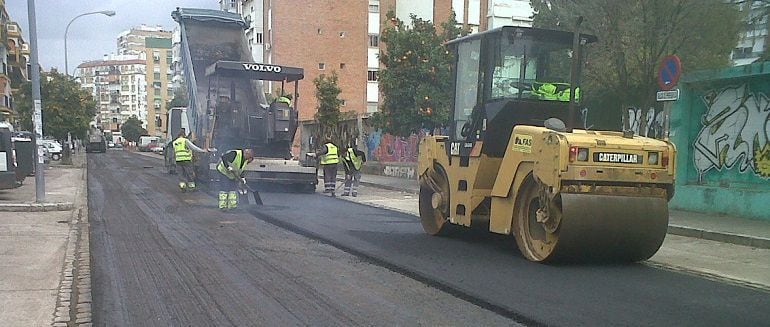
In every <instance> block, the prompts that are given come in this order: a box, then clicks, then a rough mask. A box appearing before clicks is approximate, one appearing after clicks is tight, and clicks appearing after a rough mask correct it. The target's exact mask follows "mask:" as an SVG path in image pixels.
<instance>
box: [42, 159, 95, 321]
mask: <svg viewBox="0 0 770 327" xmlns="http://www.w3.org/2000/svg"><path fill="white" fill-rule="evenodd" d="M82 171H83V172H82V177H81V180H82V187H80V188H79V189H78V190H77V191H76V192H77V193H78V194H77V195H76V198H75V202H76V203H77V209H76V208H75V204H70V205H71V206H72V215H71V218H70V231H69V237H68V241H67V245H66V249H65V257H64V265H63V267H62V271H61V279H60V283H59V288H58V297H57V300H56V308H55V311H54V314H53V320H52V323H51V326H54V327H58V326H62V327H64V326H84V327H85V326H91V325H92V323H91V259H90V258H91V253H90V242H89V238H90V234H89V225H88V189H87V188H88V179H87V178H88V166H87V164H84V165H83V168H82Z"/></svg>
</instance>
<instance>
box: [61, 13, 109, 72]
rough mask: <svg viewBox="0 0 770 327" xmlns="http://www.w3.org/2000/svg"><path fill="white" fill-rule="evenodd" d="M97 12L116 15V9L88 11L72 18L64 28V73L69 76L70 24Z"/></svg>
mask: <svg viewBox="0 0 770 327" xmlns="http://www.w3.org/2000/svg"><path fill="white" fill-rule="evenodd" d="M95 14H102V15H106V16H110V17H112V16H115V11H114V10H102V11H93V12H87V13H83V14H80V15H77V16H75V18H72V20H70V22H69V23H68V24H67V28H65V29H64V74H66V75H67V76H69V74H70V71H69V66H68V62H67V33H68V32H69V30H70V25H72V22H74V21H75V20H76V19H78V18H80V17H83V16H87V15H95Z"/></svg>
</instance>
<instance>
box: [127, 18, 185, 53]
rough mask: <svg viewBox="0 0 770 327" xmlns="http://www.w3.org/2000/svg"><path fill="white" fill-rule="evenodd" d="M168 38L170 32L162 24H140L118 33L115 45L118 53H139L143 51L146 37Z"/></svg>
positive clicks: (170, 35)
mask: <svg viewBox="0 0 770 327" xmlns="http://www.w3.org/2000/svg"><path fill="white" fill-rule="evenodd" d="M148 37H150V38H160V39H170V38H171V37H172V32H171V31H167V30H164V29H163V27H162V26H148V25H144V24H142V25H140V26H136V27H133V28H131V29H128V30H126V31H123V32H122V33H120V34H118V38H117V46H118V52H117V53H118V54H119V55H139V54H142V53H145V49H144V46H145V39H146V38H148Z"/></svg>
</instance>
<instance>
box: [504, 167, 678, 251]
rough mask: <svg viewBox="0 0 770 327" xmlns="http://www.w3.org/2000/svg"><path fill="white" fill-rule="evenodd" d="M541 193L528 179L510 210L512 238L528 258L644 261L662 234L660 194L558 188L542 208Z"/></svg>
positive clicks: (664, 208)
mask: <svg viewBox="0 0 770 327" xmlns="http://www.w3.org/2000/svg"><path fill="white" fill-rule="evenodd" d="M540 192H541V186H540V185H539V183H538V182H537V181H536V179H535V178H534V177H530V178H528V179H527V181H525V182H524V184H523V185H522V188H521V191H520V193H519V196H518V197H517V202H516V206H515V208H514V212H513V214H514V217H513V219H514V222H513V225H514V226H513V229H514V233H515V237H516V243H517V244H518V246H519V250H520V251H521V253H522V255H524V257H526V258H527V259H529V260H531V261H536V262H553V261H572V262H575V261H612V262H635V261H640V260H646V259H649V258H650V257H651V256H652V255H654V254H655V252H657V251H658V249H659V248H660V246H661V244H662V243H663V239H664V238H665V236H666V231H667V228H668V202H667V201H666V199H664V198H656V197H641V196H639V197H637V196H616V195H598V194H575V193H561V194H558V195H556V197H555V198H554V199H553V200H551V201H549V202H550V203H548V207H547V208H544V207H543V206H541V201H542V200H541V199H542V196H541V194H540ZM544 209H545V210H544Z"/></svg>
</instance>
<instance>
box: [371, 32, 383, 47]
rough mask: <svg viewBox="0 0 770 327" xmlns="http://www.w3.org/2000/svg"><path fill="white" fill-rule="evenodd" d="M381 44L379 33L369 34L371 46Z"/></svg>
mask: <svg viewBox="0 0 770 327" xmlns="http://www.w3.org/2000/svg"><path fill="white" fill-rule="evenodd" d="M379 46H380V36H379V35H377V34H369V47H370V48H376V47H379Z"/></svg>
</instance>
